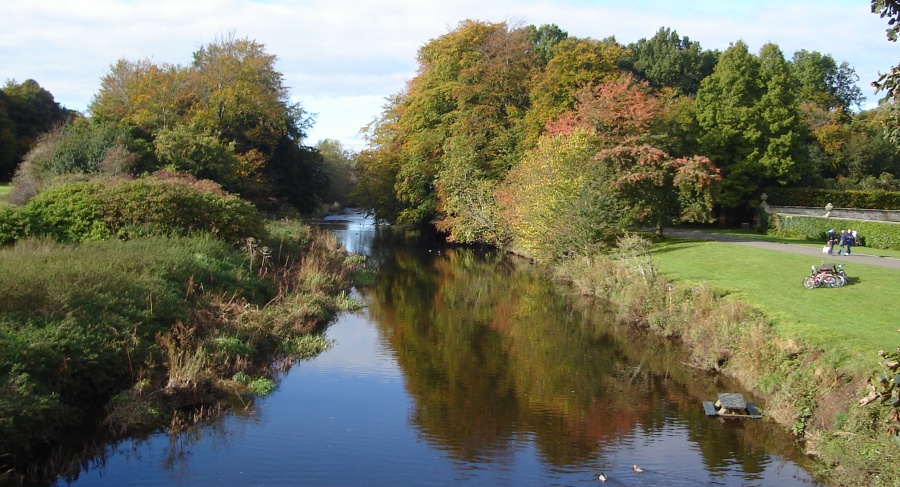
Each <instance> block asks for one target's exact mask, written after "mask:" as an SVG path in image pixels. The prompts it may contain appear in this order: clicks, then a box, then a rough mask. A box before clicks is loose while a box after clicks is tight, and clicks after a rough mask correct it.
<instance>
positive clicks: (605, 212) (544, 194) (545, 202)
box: [498, 129, 624, 262]
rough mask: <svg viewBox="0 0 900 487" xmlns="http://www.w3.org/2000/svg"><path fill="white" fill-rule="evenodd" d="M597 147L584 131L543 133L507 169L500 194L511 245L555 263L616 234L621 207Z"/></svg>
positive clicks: (621, 213)
mask: <svg viewBox="0 0 900 487" xmlns="http://www.w3.org/2000/svg"><path fill="white" fill-rule="evenodd" d="M596 151H597V143H596V140H595V139H594V138H593V136H592V135H591V134H590V133H589V132H587V131H585V130H578V129H576V130H575V131H573V132H571V133H569V134H558V135H554V136H544V137H542V138H541V139H540V141H539V143H538V147H537V148H536V149H535V150H534V151H533V152H532V153H530V154H528V155H526V157H525V158H524V159H523V160H522V162H521V163H520V164H519V165H518V166H517V167H516V168H514V169H513V170H512V171H510V174H509V176H508V178H507V183H506V186H505V187H504V188H503V190H502V191H501V192H500V193H499V195H498V197H499V201H500V204H501V207H502V208H503V214H502V217H503V219H504V221H505V223H506V225H507V227H508V228H509V232H510V234H511V236H512V240H513V241H512V244H511V245H512V247H513V248H514V249H516V250H519V251H523V252H524V253H526V254H527V255H529V256H531V257H533V258H535V259H538V260H540V261H544V262H554V261H556V260H559V259H561V258H563V257H564V256H566V255H569V254H583V253H585V252H587V251H588V250H589V249H590V248H591V247H592V246H594V245H596V244H597V243H598V242H603V241H610V240H611V239H612V238H614V237H615V234H616V233H617V231H618V229H619V228H622V222H621V219H622V218H623V216H624V211H623V210H624V208H623V206H622V203H621V202H620V201H619V200H618V199H617V198H616V197H615V194H614V192H613V190H612V188H611V187H610V185H609V180H610V178H611V175H610V174H609V173H608V168H607V167H605V166H604V165H602V164H597V163H595V161H594V158H593V156H594V154H596Z"/></svg>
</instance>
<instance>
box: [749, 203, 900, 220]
mask: <svg viewBox="0 0 900 487" xmlns="http://www.w3.org/2000/svg"><path fill="white" fill-rule="evenodd" d="M761 206H762V207H763V209H764V210H765V211H766V213H780V214H782V215H802V216H817V217H825V218H839V219H843V220H864V221H865V220H867V221H878V222H888V223H900V210H864V209H860V208H832V209H831V211H828V210H826V209H825V208H814V207H809V206H775V205H769V204H767V203H766V202H765V201H763V202H762V203H761Z"/></svg>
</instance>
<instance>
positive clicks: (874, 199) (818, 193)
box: [766, 188, 900, 210]
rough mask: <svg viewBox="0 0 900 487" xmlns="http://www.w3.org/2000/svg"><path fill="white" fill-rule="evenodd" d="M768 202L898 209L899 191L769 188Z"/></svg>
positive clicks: (899, 204)
mask: <svg viewBox="0 0 900 487" xmlns="http://www.w3.org/2000/svg"><path fill="white" fill-rule="evenodd" d="M766 195H767V196H768V202H769V203H770V204H773V205H779V206H813V207H822V208H824V207H825V205H827V204H828V203H831V204H832V205H834V207H835V208H867V209H873V210H898V209H900V192H896V191H878V190H870V191H863V190H846V189H814V188H770V189H769V190H767V191H766Z"/></svg>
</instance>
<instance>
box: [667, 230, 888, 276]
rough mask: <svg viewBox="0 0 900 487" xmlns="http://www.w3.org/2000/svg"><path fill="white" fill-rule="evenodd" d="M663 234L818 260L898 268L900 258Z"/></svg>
mask: <svg viewBox="0 0 900 487" xmlns="http://www.w3.org/2000/svg"><path fill="white" fill-rule="evenodd" d="M663 233H664V234H665V235H671V236H674V237H682V238H693V239H697V240H715V241H717V242H731V243H736V244H739V245H747V246H750V247H757V248H760V249H767V250H777V251H779V252H791V253H793V254H800V255H806V256H809V257H814V258H816V259H818V260H828V261H839V262H856V263H857V264H868V265H875V266H880V267H889V268H893V269H900V259H895V258H892V257H884V256H878V255H864V254H858V253H856V252H853V253H851V255H848V256H843V255H837V250H838V247H837V245H835V247H834V252H835V253H834V255H825V254H823V253H822V247H807V246H803V245H795V244H787V243H780V242H764V241H762V240H757V239H754V238H749V237H747V238H744V237H736V236H733V235H718V234H715V233H706V232H697V231H693V230H683V229H679V228H666V229H665V230H664V232H663Z"/></svg>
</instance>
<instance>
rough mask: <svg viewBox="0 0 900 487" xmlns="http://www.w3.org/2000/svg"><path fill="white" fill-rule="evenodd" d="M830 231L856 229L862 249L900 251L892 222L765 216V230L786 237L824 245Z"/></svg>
mask: <svg viewBox="0 0 900 487" xmlns="http://www.w3.org/2000/svg"><path fill="white" fill-rule="evenodd" d="M830 228H835V229H840V228H852V229H854V230H856V231H857V232H859V238H860V240H862V243H863V245H865V246H866V247H871V248H874V249H892V250H900V225H898V224H896V223H886V222H874V221H859V220H841V219H837V218H824V217H814V216H799V215H778V214H776V215H770V217H769V231H770V232H772V233H775V234H778V235H784V236H788V237H797V238H805V239H807V240H818V241H820V242H825V240H826V232H827V231H828V229H830Z"/></svg>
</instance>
